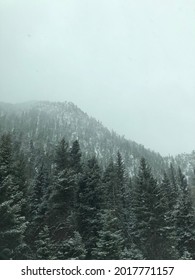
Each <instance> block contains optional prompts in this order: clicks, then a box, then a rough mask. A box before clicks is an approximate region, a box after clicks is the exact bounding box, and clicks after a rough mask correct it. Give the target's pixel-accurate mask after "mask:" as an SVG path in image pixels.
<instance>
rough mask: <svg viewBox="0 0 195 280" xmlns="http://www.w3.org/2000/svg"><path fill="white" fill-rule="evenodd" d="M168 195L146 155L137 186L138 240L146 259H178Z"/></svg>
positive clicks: (142, 160) (135, 205) (135, 239)
mask: <svg viewBox="0 0 195 280" xmlns="http://www.w3.org/2000/svg"><path fill="white" fill-rule="evenodd" d="M167 209H168V204H167V200H166V197H165V196H164V193H163V191H162V189H161V188H160V186H159V185H158V184H157V181H156V180H155V179H154V177H153V175H152V172H151V169H150V167H149V166H148V165H147V163H146V160H145V159H144V158H142V159H141V162H140V169H139V173H138V176H137V178H136V182H135V186H134V214H135V218H136V224H135V226H134V229H133V235H134V242H135V244H136V245H137V247H138V248H139V249H140V251H141V252H142V254H143V256H144V258H146V259H175V258H177V251H176V248H175V244H174V239H173V236H172V235H171V234H170V228H169V223H168V221H167Z"/></svg>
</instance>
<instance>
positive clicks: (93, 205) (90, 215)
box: [78, 157, 103, 259]
mask: <svg viewBox="0 0 195 280" xmlns="http://www.w3.org/2000/svg"><path fill="white" fill-rule="evenodd" d="M102 205H103V191H102V183H101V170H100V167H99V165H98V162H97V160H96V158H94V157H93V158H91V159H90V160H88V162H87V165H86V168H85V170H84V172H83V175H82V177H81V180H80V182H79V191H78V229H79V232H80V234H81V236H82V239H83V242H84V244H85V248H86V250H87V256H86V258H87V259H91V258H92V255H91V251H92V250H93V249H94V248H95V247H96V242H97V238H98V230H99V229H100V221H99V216H98V213H99V211H100V209H101V207H102Z"/></svg>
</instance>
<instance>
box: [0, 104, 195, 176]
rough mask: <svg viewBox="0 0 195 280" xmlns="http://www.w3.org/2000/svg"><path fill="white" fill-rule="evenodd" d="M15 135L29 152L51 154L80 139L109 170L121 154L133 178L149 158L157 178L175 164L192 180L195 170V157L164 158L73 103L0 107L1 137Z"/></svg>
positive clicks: (84, 147) (89, 153) (82, 147)
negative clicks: (142, 160)
mask: <svg viewBox="0 0 195 280" xmlns="http://www.w3.org/2000/svg"><path fill="white" fill-rule="evenodd" d="M6 131H12V132H14V133H15V134H16V135H17V136H16V137H20V140H22V141H23V145H24V146H25V147H26V148H27V147H28V146H29V143H30V141H33V143H34V147H35V148H37V149H43V150H45V151H49V150H50V149H51V148H52V147H53V145H54V146H55V145H56V144H57V142H58V141H60V139H62V138H63V137H64V138H65V139H66V141H68V142H69V143H71V142H73V141H74V140H76V139H78V140H79V142H80V146H81V150H82V152H84V154H85V156H86V157H90V156H92V155H95V156H97V158H98V159H99V161H100V163H101V164H103V166H106V165H107V164H108V163H109V161H110V160H111V159H113V158H114V157H115V156H116V154H117V152H118V151H120V153H121V155H122V157H123V159H124V162H125V164H126V166H127V168H128V171H129V173H130V174H131V175H132V174H134V173H135V172H136V170H137V168H138V163H139V160H140V158H141V157H145V158H146V159H147V161H148V163H149V164H150V166H151V167H152V169H153V170H154V172H155V174H156V175H157V176H160V175H161V174H162V172H163V170H166V169H167V168H168V166H169V164H170V163H171V162H172V163H173V164H174V165H175V166H181V167H182V169H183V170H184V171H185V173H186V174H187V175H188V176H192V174H193V169H194V167H195V153H194V152H192V154H190V155H187V154H183V155H182V154H181V155H178V156H176V157H171V156H170V157H162V156H161V155H160V154H159V153H156V152H153V151H151V150H149V149H146V148H145V147H144V146H143V145H140V144H138V143H136V142H134V141H131V140H127V139H125V138H124V137H122V136H120V135H118V134H117V133H115V132H114V131H110V130H109V129H107V128H106V127H105V126H104V125H103V124H102V123H100V122H99V121H97V120H96V119H95V118H93V117H90V116H88V114H87V113H84V112H83V111H82V110H81V109H80V108H78V107H77V106H76V105H75V104H73V103H70V102H47V101H32V102H26V103H19V104H9V103H0V133H1V134H2V133H3V132H6Z"/></svg>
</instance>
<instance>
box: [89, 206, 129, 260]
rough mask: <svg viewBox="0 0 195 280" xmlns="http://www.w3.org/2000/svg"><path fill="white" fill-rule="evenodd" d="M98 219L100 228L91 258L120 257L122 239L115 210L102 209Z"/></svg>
mask: <svg viewBox="0 0 195 280" xmlns="http://www.w3.org/2000/svg"><path fill="white" fill-rule="evenodd" d="M99 220H100V224H101V229H100V230H99V231H98V239H97V242H96V247H95V248H94V249H93V251H92V258H94V259H98V260H117V259H121V256H122V253H123V249H124V239H123V237H122V231H121V230H120V227H119V221H118V218H117V217H116V213H115V211H114V210H104V211H102V212H101V213H100V218H99Z"/></svg>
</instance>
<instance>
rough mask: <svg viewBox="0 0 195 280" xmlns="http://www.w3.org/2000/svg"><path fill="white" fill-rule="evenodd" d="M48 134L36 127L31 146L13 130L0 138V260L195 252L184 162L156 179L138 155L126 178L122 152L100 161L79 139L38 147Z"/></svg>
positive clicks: (162, 255)
mask: <svg viewBox="0 0 195 280" xmlns="http://www.w3.org/2000/svg"><path fill="white" fill-rule="evenodd" d="M34 117H36V114H35V115H34ZM31 121H32V126H33V127H34V128H35V127H36V122H35V121H34V120H33V118H32V120H31ZM56 126H57V124H56ZM47 130H48V131H49V128H47ZM41 133H42V134H41ZM45 133H46V132H45V131H42V132H41V131H39V130H37V131H34V132H33V133H32V134H31V137H32V138H33V140H32V141H31V142H30V147H29V145H27V144H26V143H23V142H22V140H21V139H22V138H21V139H20V136H19V135H18V134H17V133H16V132H14V133H13V134H4V135H2V137H1V140H0V258H1V259H40V260H43V259H55V260H56V259H61V260H64V259H74V260H77V259H195V238H194V236H195V220H194V219H195V214H194V208H193V203H192V199H191V198H192V197H191V189H190V188H189V186H188V182H187V179H186V177H185V176H184V174H183V173H182V171H181V169H179V170H178V172H176V171H175V167H174V166H173V165H170V168H169V169H168V170H167V172H164V174H163V175H162V176H160V177H159V178H160V179H159V178H158V179H156V178H155V177H154V175H153V171H152V170H151V168H150V167H149V165H148V163H147V162H146V160H145V159H144V158H142V159H141V161H140V167H139V170H138V171H136V173H134V175H133V176H132V177H131V176H130V175H129V172H128V169H127V167H126V164H125V162H124V159H123V156H122V155H121V153H120V152H118V153H116V157H115V158H114V157H113V158H114V160H111V161H110V163H109V164H108V165H106V166H105V165H101V160H100V161H98V159H97V158H96V157H94V156H93V157H90V156H89V155H88V157H87V155H86V154H85V155H84V156H82V153H81V149H80V143H79V141H78V140H76V141H74V142H73V143H72V145H70V147H69V144H68V142H67V141H66V140H65V139H64V138H62V140H61V141H59V143H58V144H57V146H56V148H55V147H54V145H53V144H52V143H49V141H47V142H46V144H45V145H44V146H43V145H42V138H41V137H43V138H44V137H46V134H47V133H46V134H45ZM41 135H42V136H41ZM13 138H14V139H13ZM88 140H89V141H91V140H90V139H87V141H88ZM90 153H92V150H91V151H90V152H89V154H90ZM97 154H98V151H97ZM87 158H88V159H87ZM106 160H107V161H108V158H107V159H106ZM128 160H129V162H131V161H132V158H129V159H128V155H127V154H126V155H125V161H128ZM133 169H134V168H133V167H132V169H131V170H133ZM136 169H137V167H136V166H135V170H136ZM159 173H160V171H159ZM158 175H159V174H158ZM161 178H162V179H161Z"/></svg>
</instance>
